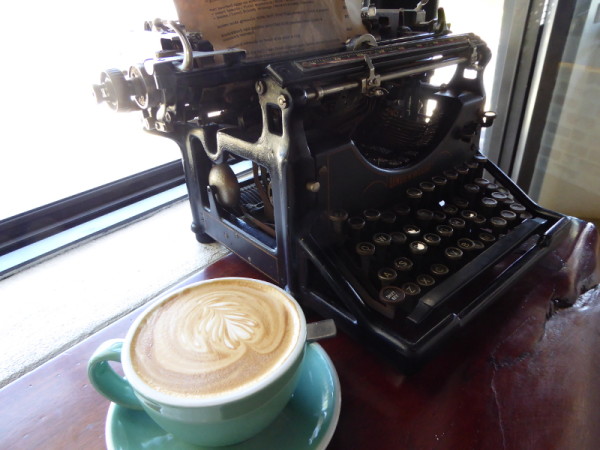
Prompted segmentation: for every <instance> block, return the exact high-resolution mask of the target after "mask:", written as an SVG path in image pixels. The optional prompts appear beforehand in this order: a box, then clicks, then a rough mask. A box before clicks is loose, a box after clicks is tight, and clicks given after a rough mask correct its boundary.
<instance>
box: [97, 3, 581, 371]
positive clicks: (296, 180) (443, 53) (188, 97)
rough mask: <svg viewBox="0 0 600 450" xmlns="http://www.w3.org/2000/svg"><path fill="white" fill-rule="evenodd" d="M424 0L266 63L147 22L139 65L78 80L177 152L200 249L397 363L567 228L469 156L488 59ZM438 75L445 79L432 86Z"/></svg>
mask: <svg viewBox="0 0 600 450" xmlns="http://www.w3.org/2000/svg"><path fill="white" fill-rule="evenodd" d="M404 3H416V2H404ZM423 3H425V4H424V5H421V7H420V8H419V7H418V6H419V5H417V8H415V7H414V6H413V7H412V9H410V8H408V7H404V8H395V9H390V8H386V7H384V8H379V9H378V10H377V13H375V8H374V7H370V8H371V9H368V8H365V10H364V11H363V14H364V15H363V17H364V20H365V23H366V24H367V26H368V28H369V31H371V33H372V34H371V35H368V36H362V37H360V38H358V39H356V40H355V41H354V42H351V43H349V44H348V47H345V48H340V49H338V51H334V52H331V53H321V54H318V55H302V56H300V57H291V58H289V59H278V60H275V61H246V60H245V59H244V52H243V50H238V49H230V50H224V51H213V50H212V48H211V46H210V43H208V42H206V41H203V40H202V39H201V38H200V37H199V36H198V35H197V34H194V33H186V32H185V30H183V29H182V28H181V27H180V26H178V25H177V24H175V23H170V24H168V25H166V24H163V25H162V26H163V27H167V28H169V33H165V35H164V37H163V39H162V42H163V50H162V51H161V52H160V54H159V55H157V57H156V58H154V59H151V60H147V61H146V62H145V63H143V64H140V65H136V66H133V67H132V68H131V69H130V70H129V72H128V73H123V72H121V71H119V70H108V71H106V72H105V73H104V74H103V75H102V82H101V84H100V85H97V86H95V91H96V95H97V96H98V99H99V101H106V102H108V103H109V104H110V105H111V106H112V107H113V108H115V109H117V110H130V109H139V110H141V111H142V113H143V116H144V124H145V127H146V129H148V130H149V131H150V132H153V133H157V134H160V135H163V136H167V137H169V138H171V139H173V140H174V141H176V142H177V143H178V144H179V146H180V148H181V152H182V157H183V158H182V159H183V165H184V171H185V176H186V182H187V187H188V191H189V201H190V205H191V210H192V216H193V224H192V229H193V231H194V233H195V234H196V237H197V239H198V240H199V241H200V242H203V243H207V242H212V241H219V242H221V243H223V244H224V245H225V246H227V247H228V248H230V249H231V250H232V251H233V252H235V253H236V254H238V255H239V256H240V257H241V258H243V259H244V260H246V261H247V262H248V263H250V264H251V265H253V266H254V267H256V268H257V269H258V270H260V271H261V272H262V273H264V274H265V275H266V276H267V277H269V278H270V279H271V280H273V282H275V283H277V284H279V285H281V286H283V287H285V288H286V289H287V290H289V291H290V292H291V293H292V294H293V295H294V296H295V297H296V298H297V299H298V300H299V301H300V302H301V304H302V305H303V306H305V307H308V308H310V309H313V310H315V311H316V312H318V313H319V314H320V315H322V316H325V317H330V318H333V319H335V321H336V324H337V325H338V326H339V327H340V328H342V329H344V330H346V331H347V332H348V333H350V334H352V335H354V336H355V337H356V338H357V339H359V340H360V341H362V342H365V343H367V344H368V345H371V346H373V348H376V349H377V350H381V351H383V352H384V353H386V354H387V355H389V356H390V357H391V359H393V360H394V361H397V362H398V363H400V364H401V365H402V366H403V367H406V368H410V367H416V366H418V365H419V364H420V363H421V362H423V361H424V360H426V359H427V357H428V356H429V355H430V354H431V352H432V351H434V350H435V349H437V348H439V347H440V345H441V344H443V343H444V342H446V341H447V338H448V337H449V336H450V335H451V334H452V333H454V332H455V331H457V330H458V329H460V328H461V327H462V326H464V325H465V324H467V323H468V322H470V321H471V320H473V319H475V318H476V317H478V316H479V313H480V312H481V311H482V310H484V309H485V308H486V307H487V306H489V305H490V304H492V303H493V302H494V301H495V300H496V299H497V298H498V297H499V294H501V293H502V292H503V291H504V290H505V289H507V288H508V287H509V286H510V285H511V283H512V282H514V281H515V280H517V279H518V278H519V277H520V276H522V275H523V274H524V273H525V271H526V270H527V269H528V267H530V266H531V264H532V263H533V262H535V261H536V260H537V259H538V258H539V257H540V256H541V255H543V254H544V252H545V251H547V250H548V248H550V247H551V244H552V242H553V241H554V240H555V239H557V237H558V235H559V234H560V233H561V232H564V231H565V230H567V229H568V224H569V219H568V218H566V217H563V216H561V215H560V214H557V213H554V212H551V211H548V210H545V209H542V208H541V207H539V206H538V205H537V204H535V203H534V202H533V201H532V200H531V199H529V198H528V197H527V195H525V194H524V193H523V192H522V191H521V190H520V189H519V188H518V187H517V186H516V185H515V184H514V183H513V182H512V181H511V180H510V179H509V178H508V177H507V176H506V175H505V174H504V173H503V172H502V171H501V170H500V169H499V168H498V167H496V166H495V165H494V164H493V163H492V162H491V161H488V160H487V159H486V158H485V157H484V156H483V155H482V154H481V153H480V151H479V138H480V131H481V128H482V127H486V126H489V125H491V123H492V121H493V114H492V113H489V112H485V111H484V103H485V93H484V88H483V82H482V79H483V70H484V68H485V65H486V63H487V62H488V61H489V59H490V56H491V55H490V52H489V50H488V48H487V46H486V44H485V43H484V42H483V41H482V40H481V39H480V38H479V37H477V36H475V35H473V34H461V35H455V34H452V33H450V32H449V31H448V30H447V27H446V26H445V23H444V20H443V13H442V12H441V11H439V10H438V9H437V2H421V3H420V4H423ZM384 6H385V5H384ZM390 18H394V20H395V22H394V20H390ZM392 22H393V23H395V24H396V25H395V26H390V23H392ZM442 67H455V72H454V75H453V76H452V78H451V79H450V80H449V82H447V83H446V84H443V85H434V84H431V82H430V81H431V76H432V74H433V73H434V71H435V70H436V69H439V68H442Z"/></svg>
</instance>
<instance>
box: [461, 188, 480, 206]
mask: <svg viewBox="0 0 600 450" xmlns="http://www.w3.org/2000/svg"><path fill="white" fill-rule="evenodd" d="M480 192H481V189H480V188H479V186H477V185H476V184H472V183H468V184H465V185H464V186H463V192H462V193H463V195H464V196H465V199H467V200H468V201H469V202H470V203H471V204H472V203H473V202H475V200H476V199H477V197H478V196H479V193H480ZM454 203H456V202H454ZM456 206H458V207H459V208H460V205H459V204H458V203H456Z"/></svg>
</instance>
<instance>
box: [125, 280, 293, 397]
mask: <svg viewBox="0 0 600 450" xmlns="http://www.w3.org/2000/svg"><path fill="white" fill-rule="evenodd" d="M298 329H299V317H298V314H297V313H296V310H295V306H294V305H293V304H292V303H290V301H289V300H286V298H285V297H284V296H283V295H282V294H280V293H279V292H278V291H274V290H273V288H269V287H264V286H263V285H259V286H256V285H255V284H254V283H253V282H248V283H244V282H237V283H236V284H235V285H234V286H230V285H229V284H228V283H227V282H222V283H220V282H218V281H215V282H213V283H211V284H206V285H199V286H197V287H195V288H193V289H188V290H184V291H182V292H180V293H178V294H176V295H174V296H173V297H172V298H170V299H169V301H166V302H164V303H163V304H161V305H160V306H158V307H157V308H155V309H154V310H153V311H152V312H151V313H150V314H148V316H147V317H146V319H145V321H144V324H143V326H140V329H139V330H138V332H137V334H136V337H135V342H134V349H135V350H134V352H133V353H134V354H133V355H132V356H133V358H132V360H133V361H132V362H133V364H134V366H135V370H136V372H138V374H139V375H140V376H141V377H142V378H143V379H144V380H145V381H146V382H147V383H148V384H149V385H151V386H153V387H154V388H155V389H157V390H165V391H168V392H170V393H172V394H174V395H181V396H187V395H194V396H196V395H197V396H204V395H214V394H216V393H222V392H226V391H228V390H234V389H238V388H240V387H241V386H243V385H245V384H248V383H253V382H256V380H258V379H261V378H262V377H264V376H266V374H267V373H268V372H269V371H270V370H272V369H273V368H274V367H277V366H278V365H279V364H282V362H283V361H284V360H285V358H286V357H287V355H288V354H289V352H291V351H292V349H293V347H294V345H295V343H296V342H297V339H298Z"/></svg>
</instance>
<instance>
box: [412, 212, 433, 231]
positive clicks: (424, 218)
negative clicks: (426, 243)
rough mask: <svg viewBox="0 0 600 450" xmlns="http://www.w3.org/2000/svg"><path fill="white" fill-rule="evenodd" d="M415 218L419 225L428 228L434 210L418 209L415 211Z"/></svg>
mask: <svg viewBox="0 0 600 450" xmlns="http://www.w3.org/2000/svg"><path fill="white" fill-rule="evenodd" d="M415 219H416V221H417V225H419V227H421V229H427V228H429V226H430V225H431V221H432V220H433V211H430V210H429V209H418V210H417V212H416V213H415Z"/></svg>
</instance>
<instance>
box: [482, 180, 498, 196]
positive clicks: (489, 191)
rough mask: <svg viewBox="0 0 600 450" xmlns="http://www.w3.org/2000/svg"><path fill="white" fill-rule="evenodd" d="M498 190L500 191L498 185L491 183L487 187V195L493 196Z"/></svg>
mask: <svg viewBox="0 0 600 450" xmlns="http://www.w3.org/2000/svg"><path fill="white" fill-rule="evenodd" d="M497 190H498V185H497V184H496V183H491V182H490V184H488V185H487V186H486V187H485V195H489V196H491V195H492V192H496V191H497Z"/></svg>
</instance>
